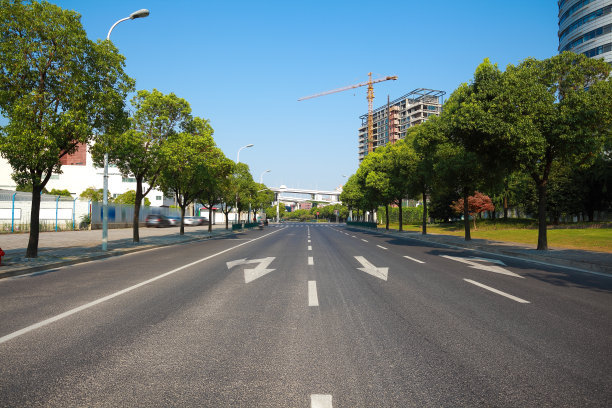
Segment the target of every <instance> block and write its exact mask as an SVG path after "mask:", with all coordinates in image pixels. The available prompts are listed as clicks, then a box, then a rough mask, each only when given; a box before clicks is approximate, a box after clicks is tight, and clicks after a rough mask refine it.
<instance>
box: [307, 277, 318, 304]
mask: <svg viewBox="0 0 612 408" xmlns="http://www.w3.org/2000/svg"><path fill="white" fill-rule="evenodd" d="M308 306H319V296H317V281H308Z"/></svg>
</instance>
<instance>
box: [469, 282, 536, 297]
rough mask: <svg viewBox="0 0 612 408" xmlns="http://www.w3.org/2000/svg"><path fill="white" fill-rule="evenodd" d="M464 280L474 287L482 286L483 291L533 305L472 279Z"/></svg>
mask: <svg viewBox="0 0 612 408" xmlns="http://www.w3.org/2000/svg"><path fill="white" fill-rule="evenodd" d="M463 280H464V281H466V282H469V283H471V284H472V285H476V286H480V287H481V288H483V289H486V290H490V291H491V292H493V293H497V294H498V295H502V296H505V297H507V298H508V299H512V300H514V301H515V302H519V303H531V302H529V301H528V300H525V299H521V298H519V297H516V296H512V295H510V294H509V293H506V292H502V291H501V290H497V289H495V288H492V287H490V286H487V285H483V284H482V283H479V282H476V281H473V280H471V279H463Z"/></svg>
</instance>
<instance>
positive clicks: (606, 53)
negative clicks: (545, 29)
mask: <svg viewBox="0 0 612 408" xmlns="http://www.w3.org/2000/svg"><path fill="white" fill-rule="evenodd" d="M557 4H558V5H559V33H558V36H559V53H561V52H563V51H573V52H575V53H577V54H584V55H586V56H587V57H589V58H601V59H603V60H604V61H606V62H607V63H608V64H612V0H558V1H557Z"/></svg>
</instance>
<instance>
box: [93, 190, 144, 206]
mask: <svg viewBox="0 0 612 408" xmlns="http://www.w3.org/2000/svg"><path fill="white" fill-rule="evenodd" d="M102 195H104V192H102ZM113 202H114V203H115V204H128V205H134V204H135V203H136V190H129V191H126V192H125V193H123V194H119V195H118V196H117V197H115V199H114V200H113ZM144 205H145V206H146V207H149V206H150V205H151V201H150V200H149V199H148V198H146V197H145V199H144Z"/></svg>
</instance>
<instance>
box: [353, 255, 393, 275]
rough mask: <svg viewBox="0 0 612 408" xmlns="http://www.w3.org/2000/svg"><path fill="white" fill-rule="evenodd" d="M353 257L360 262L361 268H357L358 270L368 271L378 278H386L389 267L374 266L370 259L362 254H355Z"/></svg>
mask: <svg viewBox="0 0 612 408" xmlns="http://www.w3.org/2000/svg"><path fill="white" fill-rule="evenodd" d="M355 259H356V260H357V261H358V262H359V263H360V264H361V266H363V268H357V269H359V270H360V271H364V272H365V273H368V274H370V275H372V276H375V277H377V278H380V279H382V280H384V281H386V280H387V275H388V272H389V268H386V267H383V268H377V267H376V266H374V265H372V264H371V263H370V261H368V260H367V259H365V258H364V257H363V256H356V257H355Z"/></svg>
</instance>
